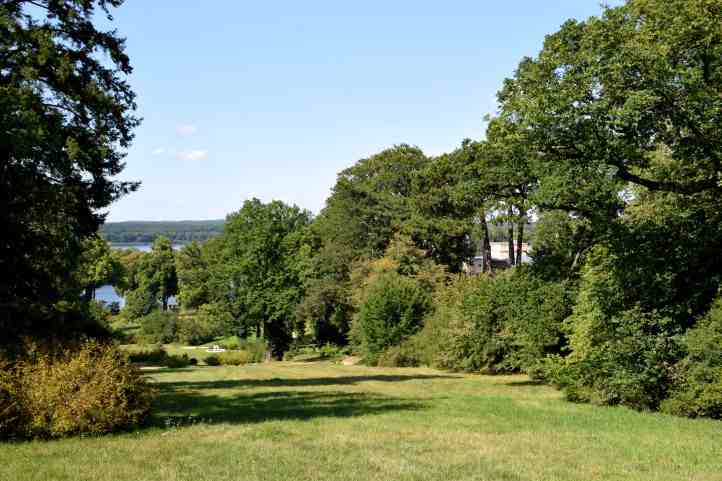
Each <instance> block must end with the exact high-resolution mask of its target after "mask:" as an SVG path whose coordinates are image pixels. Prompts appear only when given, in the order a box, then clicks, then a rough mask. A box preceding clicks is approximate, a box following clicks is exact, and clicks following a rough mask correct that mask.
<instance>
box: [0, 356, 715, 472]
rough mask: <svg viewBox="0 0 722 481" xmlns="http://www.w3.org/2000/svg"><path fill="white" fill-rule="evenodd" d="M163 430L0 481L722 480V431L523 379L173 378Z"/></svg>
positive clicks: (34, 456) (38, 447)
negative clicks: (579, 399)
mask: <svg viewBox="0 0 722 481" xmlns="http://www.w3.org/2000/svg"><path fill="white" fill-rule="evenodd" d="M149 375H150V377H151V378H152V379H153V381H154V382H155V383H156V385H157V387H158V388H159V389H160V391H161V394H160V397H159V399H158V402H157V409H156V411H155V412H156V414H155V416H154V418H153V420H152V425H151V426H149V427H147V428H145V429H142V430H140V431H138V432H134V433H128V434H120V435H114V436H105V437H99V438H76V439H66V440H60V441H51V442H39V441H34V442H27V443H5V444H0V460H2V462H1V463H0V480H3V481H4V480H14V481H15V480H48V481H49V480H53V481H62V480H68V481H78V480H94V481H95V480H99V481H100V480H108V481H110V480H114V481H115V480H119V481H122V480H133V481H141V480H148V481H151V480H163V481H166V480H167V481H170V480H173V481H180V480H188V481H205V480H208V481H210V480H221V479H223V480H226V479H234V480H291V479H292V480H320V479H334V480H349V481H351V480H356V481H358V480H391V479H394V480H396V479H401V480H444V481H448V480H530V481H531V480H533V481H541V480H579V481H587V480H620V481H622V480H623V481H630V480H640V481H652V480H700V481H708V480H722V442H721V439H722V437H721V435H722V423H719V422H715V421H706V420H689V419H682V418H674V417H670V416H665V415H661V414H649V413H637V412H634V411H631V410H628V409H624V408H599V407H594V406H589V405H577V404H571V403H568V402H565V401H563V400H562V399H561V395H560V393H558V392H557V391H555V390H553V389H551V388H549V387H547V386H541V385H536V384H534V383H531V382H529V380H528V379H527V378H525V377H523V376H497V377H488V376H475V375H461V374H449V373H444V372H440V371H435V370H432V369H383V368H368V367H363V366H339V365H334V364H331V363H288V362H284V363H270V364H257V365H249V366H244V367H230V366H219V367H208V366H196V367H191V368H183V369H161V370H158V371H153V372H151V373H150V374H149Z"/></svg>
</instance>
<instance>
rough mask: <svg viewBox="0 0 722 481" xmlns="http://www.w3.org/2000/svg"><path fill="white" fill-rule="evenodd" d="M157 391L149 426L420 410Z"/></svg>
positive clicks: (343, 400) (300, 395)
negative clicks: (153, 412)
mask: <svg viewBox="0 0 722 481" xmlns="http://www.w3.org/2000/svg"><path fill="white" fill-rule="evenodd" d="M159 387H160V390H161V392H160V395H159V397H158V399H157V400H156V409H155V414H154V415H153V419H152V420H151V424H153V425H155V426H165V427H171V426H173V427H175V426H183V425H190V424H198V423H203V424H214V423H238V424H245V423H258V422H263V421H271V420H308V419H313V418H320V417H352V416H368V415H374V414H382V413H385V412H390V411H400V410H406V411H408V410H419V409H423V408H424V407H425V405H424V404H423V403H421V402H419V401H418V400H413V399H411V400H410V399H397V398H392V397H385V396H378V395H372V394H366V393H348V392H339V391H325V392H303V391H273V392H264V393H252V394H250V393H249V394H235V393H234V394H231V395H228V396H217V395H214V394H210V395H209V394H204V393H203V392H202V391H201V392H198V391H185V390H181V391H179V390H175V389H173V388H171V387H169V386H163V385H161V386H159Z"/></svg>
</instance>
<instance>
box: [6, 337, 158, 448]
mask: <svg viewBox="0 0 722 481" xmlns="http://www.w3.org/2000/svg"><path fill="white" fill-rule="evenodd" d="M0 365H1V366H0V367H2V369H1V370H0V414H1V415H0V437H3V438H33V437H42V438H50V437H62V436H68V435H73V434H103V433H108V432H112V431H116V430H121V429H128V428H131V427H134V426H137V425H138V424H140V423H141V422H143V420H144V419H145V418H146V416H147V415H148V413H149V411H150V405H151V400H152V397H153V390H152V389H151V388H150V387H149V386H148V385H147V383H146V381H145V380H144V379H143V378H142V377H141V375H140V373H139V372H138V371H137V370H136V369H135V368H133V367H132V366H131V365H130V364H129V362H128V360H127V357H126V356H125V355H124V354H123V353H122V352H121V351H119V350H118V349H117V348H115V347H113V346H111V345H106V344H100V343H98V342H96V341H84V342H82V343H81V344H80V345H79V346H78V347H76V348H73V349H70V348H69V349H55V350H54V351H52V352H51V351H47V352H46V351H43V350H41V349H33V350H32V351H30V352H28V353H27V354H26V355H25V356H24V357H23V358H21V359H19V360H17V359H16V360H14V361H13V362H12V363H10V361H9V360H4V361H0Z"/></svg>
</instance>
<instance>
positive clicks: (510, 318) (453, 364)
mask: <svg viewBox="0 0 722 481" xmlns="http://www.w3.org/2000/svg"><path fill="white" fill-rule="evenodd" d="M569 297H570V293H569V288H568V287H567V286H566V285H565V284H562V283H553V282H545V281H542V280H540V279H538V278H536V277H535V276H534V275H533V274H532V273H531V272H530V271H529V270H528V269H527V268H526V267H524V266H520V267H516V268H514V269H511V270H508V271H506V272H502V273H498V274H497V276H496V277H491V276H488V275H480V276H476V277H467V276H461V277H458V278H456V279H455V280H454V281H453V282H452V283H451V284H450V285H449V286H447V287H445V288H443V289H440V290H439V291H438V292H437V294H436V296H435V298H434V310H433V312H431V313H430V314H429V315H428V316H427V317H426V318H425V320H424V328H423V330H422V331H421V332H420V333H419V334H417V335H416V336H415V338H414V342H413V343H411V344H409V345H408V346H406V351H407V355H408V354H409V349H411V348H413V349H414V350H415V351H414V353H413V354H414V357H415V358H416V359H417V360H418V362H419V363H420V364H426V365H431V366H435V367H439V368H443V369H451V370H461V371H483V372H492V373H494V372H512V371H520V370H521V371H526V372H530V371H536V370H537V369H538V368H537V367H536V366H537V364H538V363H539V362H540V360H541V359H543V358H544V357H546V356H547V355H550V354H555V353H559V352H560V351H561V349H562V347H563V335H562V322H563V320H564V318H565V317H566V316H567V315H568V314H569V307H568V306H569V305H570V301H569Z"/></svg>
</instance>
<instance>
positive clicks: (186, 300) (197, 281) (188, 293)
mask: <svg viewBox="0 0 722 481" xmlns="http://www.w3.org/2000/svg"><path fill="white" fill-rule="evenodd" d="M175 262H176V272H177V276H178V302H179V304H180V305H181V306H182V307H183V308H184V309H196V308H198V307H200V306H202V305H203V304H206V303H208V302H209V299H210V295H209V292H208V277H209V274H210V272H209V268H208V259H207V258H206V257H205V256H204V251H203V249H202V248H201V245H200V244H198V243H197V242H192V243H190V244H188V245H186V246H184V247H183V248H182V249H181V250H180V251H178V253H177V254H176V256H175Z"/></svg>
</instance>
